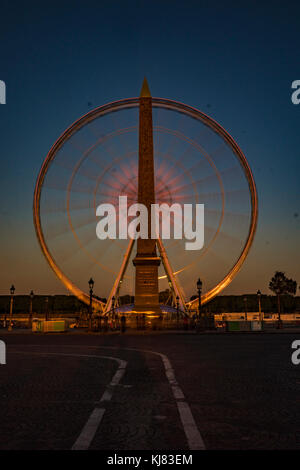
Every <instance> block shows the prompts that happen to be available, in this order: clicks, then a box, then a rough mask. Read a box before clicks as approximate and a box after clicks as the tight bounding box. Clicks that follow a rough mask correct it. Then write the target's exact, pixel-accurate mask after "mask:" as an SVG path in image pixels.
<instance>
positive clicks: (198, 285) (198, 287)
mask: <svg viewBox="0 0 300 470" xmlns="http://www.w3.org/2000/svg"><path fill="white" fill-rule="evenodd" d="M197 290H198V318H199V320H200V317H201V291H202V281H201V279H200V278H199V279H198V281H197Z"/></svg>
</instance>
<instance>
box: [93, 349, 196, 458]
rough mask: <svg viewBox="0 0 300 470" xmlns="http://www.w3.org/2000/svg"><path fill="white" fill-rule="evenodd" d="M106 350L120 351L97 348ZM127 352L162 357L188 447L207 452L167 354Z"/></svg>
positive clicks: (142, 350)
mask: <svg viewBox="0 0 300 470" xmlns="http://www.w3.org/2000/svg"><path fill="white" fill-rule="evenodd" d="M99 347H100V348H105V349H118V350H120V348H117V347H109V346H97V348H99ZM122 349H124V350H127V351H138V352H143V353H150V354H155V355H157V356H160V358H161V360H162V362H163V365H164V367H165V374H166V377H167V379H168V381H169V384H170V386H171V390H172V393H173V396H174V398H175V401H176V405H177V408H178V412H179V416H180V420H181V423H182V426H183V430H184V432H185V435H186V438H187V442H188V446H189V449H190V450H205V444H204V441H203V439H202V436H201V434H200V431H199V430H198V428H197V425H196V422H195V420H194V417H193V414H192V411H191V409H190V406H189V404H188V403H187V401H186V400H185V396H184V394H183V391H182V390H181V388H180V386H179V384H178V382H177V380H176V377H175V373H174V369H173V367H172V365H171V362H170V360H169V359H168V357H167V356H166V355H165V354H162V353H159V352H156V351H149V350H147V349H135V348H122Z"/></svg>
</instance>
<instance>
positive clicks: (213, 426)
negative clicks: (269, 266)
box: [0, 333, 300, 450]
mask: <svg viewBox="0 0 300 470" xmlns="http://www.w3.org/2000/svg"><path fill="white" fill-rule="evenodd" d="M0 339H2V340H4V341H5V343H6V345H7V363H6V365H1V366H0V398H1V407H0V435H1V439H0V449H1V450H3V449H71V448H88V449H105V450H109V449H114V450H116V449H117V450H144V449H145V450H171V449H172V450H188V449H191V448H194V449H196V448H201V446H202V445H203V446H205V448H206V449H300V418H299V416H300V400H299V396H300V365H299V366H295V365H293V364H292V362H291V353H292V350H291V343H292V341H293V340H295V339H300V334H299V333H298V334H295V333H293V334H289V333H288V334H287V333H284V334H260V333H257V334H247V333H245V334H239V333H238V334H234V333H233V334H211V335H209V334H207V335H205V334H202V335H196V334H145V335H143V334H139V335H130V334H127V333H126V334H125V335H120V334H112V335H107V336H106V335H88V334H83V335H71V334H53V335H52V334H48V335H38V334H36V335H33V334H7V333H3V334H2V333H0ZM133 349H135V350H133ZM154 353H161V354H163V355H164V356H160V355H158V354H154ZM166 361H169V365H168V363H167V362H166ZM168 367H171V368H172V369H170V368H169V369H168ZM166 368H167V370H166ZM172 373H173V374H174V375H175V377H174V376H172ZM176 381H177V383H176ZM180 392H182V394H183V395H182V396H180ZM176 394H177V395H176ZM97 410H98V411H97ZM76 446H77V447H76ZM193 446H194V447H193ZM197 446H198V447H197Z"/></svg>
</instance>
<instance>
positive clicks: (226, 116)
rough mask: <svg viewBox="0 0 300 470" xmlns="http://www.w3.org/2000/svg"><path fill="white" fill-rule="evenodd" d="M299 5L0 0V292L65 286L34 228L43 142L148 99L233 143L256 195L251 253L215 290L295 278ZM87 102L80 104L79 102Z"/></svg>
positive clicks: (60, 289)
mask: <svg viewBox="0 0 300 470" xmlns="http://www.w3.org/2000/svg"><path fill="white" fill-rule="evenodd" d="M299 30H300V5H299V4H298V5H297V3H296V2H271V1H270V2H267V3H266V2H242V5H241V3H240V2H199V1H195V2H194V1H186V2H182V1H181V2H179V1H174V0H173V1H167V0H165V1H104V2H101V1H98V2H92V1H85V2H83V1H80V2H78V1H61V2H55V1H52V2H48V1H45V2H32V1H30V0H29V1H27V2H11V1H10V2H7V1H4V2H2V4H1V18H0V79H1V80H4V81H5V82H6V86H7V104H6V105H0V123H1V127H0V129H1V130H0V133H1V134H0V135H1V140H0V165H1V167H0V175H1V182H0V217H1V219H0V220H1V235H0V236H1V273H0V292H1V293H7V291H8V289H9V287H10V284H11V283H12V282H14V283H15V285H16V287H17V293H23V292H24V293H26V292H28V291H29V290H30V289H32V288H33V289H35V290H36V291H38V292H40V293H47V292H49V293H50V292H64V288H63V287H62V286H61V285H60V283H59V282H58V281H56V279H55V277H54V275H53V274H52V272H51V270H50V269H49V268H48V266H47V265H46V262H45V261H44V259H43V257H42V255H41V253H40V249H39V247H38V243H37V241H36V238H35V233H34V228H33V223H32V196H33V189H34V184H35V180H36V177H37V173H38V170H39V168H40V166H41V164H42V161H43V159H44V158H45V156H46V154H47V152H48V151H49V148H50V147H51V145H52V144H53V142H54V141H55V140H56V139H57V137H58V136H59V135H60V134H61V133H62V131H63V130H64V129H65V128H66V127H67V126H69V125H70V124H71V123H72V122H73V121H74V120H76V119H77V118H78V117H80V116H81V115H83V114H84V113H86V112H87V111H88V110H90V109H91V107H96V106H99V105H101V104H104V103H107V102H109V101H113V100H117V99H121V98H127V97H132V96H137V95H138V94H139V89H140V86H141V82H142V79H143V77H144V75H146V76H147V78H148V81H149V83H150V87H151V91H152V94H153V96H160V97H165V98H170V99H175V100H177V101H182V102H184V103H186V104H189V105H191V106H194V107H196V108H199V109H200V110H202V111H204V112H205V113H207V114H209V115H211V116H212V117H213V118H214V119H216V120H217V121H218V122H219V123H220V124H221V125H222V126H223V127H224V128H225V129H226V130H227V131H228V132H229V133H230V134H231V135H232V136H233V137H234V138H235V139H236V141H237V142H238V144H239V145H240V147H241V148H242V150H243V152H244V153H245V155H246V157H247V159H248V161H249V163H250V166H251V168H252V170H253V173H254V177H255V180H256V184H257V189H258V194H259V209H260V214H259V226H258V231H257V237H256V240H255V243H254V245H253V248H252V250H251V253H250V255H249V257H248V259H247V261H246V263H245V265H244V267H243V269H242V271H241V272H240V273H239V275H238V276H237V278H236V279H235V280H234V281H233V283H232V284H231V286H230V287H229V288H227V290H226V291H225V292H224V293H240V292H254V291H256V290H257V289H258V288H260V289H261V290H262V291H263V292H267V285H268V281H269V279H270V277H271V276H272V274H273V273H274V271H275V269H279V270H283V271H286V273H287V274H288V275H289V276H290V277H293V278H295V279H296V280H298V281H300V271H299V265H300V263H299V261H300V260H299V220H300V215H299V216H297V214H300V208H299V200H300V198H299V186H300V185H299V169H300V164H299V148H300V133H299V123H300V105H298V106H295V105H293V104H292V102H291V92H292V90H291V83H292V81H293V80H296V79H300V60H299V50H300V39H299ZM89 103H92V105H89Z"/></svg>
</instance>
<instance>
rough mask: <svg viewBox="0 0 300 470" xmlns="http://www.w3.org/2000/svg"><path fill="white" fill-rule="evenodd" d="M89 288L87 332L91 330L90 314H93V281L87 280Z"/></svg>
mask: <svg viewBox="0 0 300 470" xmlns="http://www.w3.org/2000/svg"><path fill="white" fill-rule="evenodd" d="M89 287H90V311H89V330H90V331H91V329H92V314H93V305H92V302H93V288H94V281H93V279H92V278H91V279H90V280H89Z"/></svg>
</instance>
